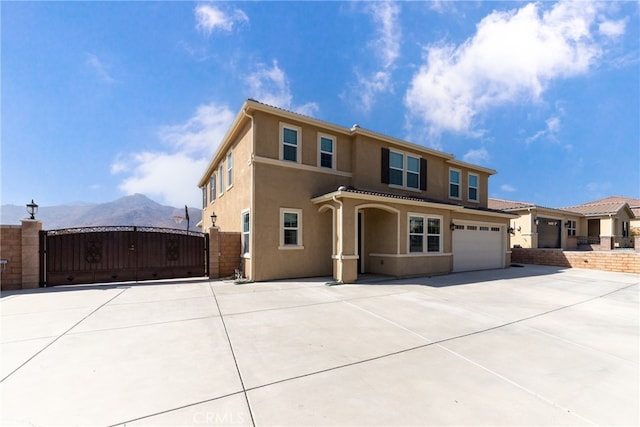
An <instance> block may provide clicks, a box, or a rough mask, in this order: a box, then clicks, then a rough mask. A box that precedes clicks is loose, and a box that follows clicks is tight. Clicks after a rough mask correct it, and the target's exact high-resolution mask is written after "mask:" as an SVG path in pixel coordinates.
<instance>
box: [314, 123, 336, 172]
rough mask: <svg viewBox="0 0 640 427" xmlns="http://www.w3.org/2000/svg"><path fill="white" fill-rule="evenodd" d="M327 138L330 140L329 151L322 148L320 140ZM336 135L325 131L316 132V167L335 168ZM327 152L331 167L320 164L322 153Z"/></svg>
mask: <svg viewBox="0 0 640 427" xmlns="http://www.w3.org/2000/svg"><path fill="white" fill-rule="evenodd" d="M323 139H328V140H330V141H331V152H328V151H323V150H322V140H323ZM336 141H337V139H336V137H335V136H333V135H328V134H326V133H320V132H319V133H318V167H319V168H324V169H333V170H336V163H337V162H336V151H337V150H336ZM323 154H329V155H331V167H328V166H322V155H323Z"/></svg>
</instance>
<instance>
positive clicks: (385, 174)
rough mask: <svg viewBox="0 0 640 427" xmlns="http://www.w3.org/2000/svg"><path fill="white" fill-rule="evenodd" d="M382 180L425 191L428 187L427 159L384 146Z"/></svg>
mask: <svg viewBox="0 0 640 427" xmlns="http://www.w3.org/2000/svg"><path fill="white" fill-rule="evenodd" d="M381 180H382V183H383V184H389V185H394V186H398V187H404V188H409V189H416V190H422V191H424V190H426V189H427V160H426V159H423V158H420V157H416V156H412V155H409V154H405V153H401V152H399V151H392V150H390V149H388V148H383V149H382V154H381Z"/></svg>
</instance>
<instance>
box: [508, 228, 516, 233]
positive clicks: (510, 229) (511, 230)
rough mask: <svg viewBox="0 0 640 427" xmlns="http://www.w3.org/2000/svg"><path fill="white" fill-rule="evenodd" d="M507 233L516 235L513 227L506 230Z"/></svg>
mask: <svg viewBox="0 0 640 427" xmlns="http://www.w3.org/2000/svg"><path fill="white" fill-rule="evenodd" d="M507 232H508V233H509V234H516V231H515V230H514V229H513V227H509V228H507Z"/></svg>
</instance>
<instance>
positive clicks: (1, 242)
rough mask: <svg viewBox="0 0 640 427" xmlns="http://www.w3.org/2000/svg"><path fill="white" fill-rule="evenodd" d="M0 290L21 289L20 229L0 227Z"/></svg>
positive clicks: (13, 226) (16, 227)
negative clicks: (1, 264)
mask: <svg viewBox="0 0 640 427" xmlns="http://www.w3.org/2000/svg"><path fill="white" fill-rule="evenodd" d="M0 259H3V260H6V261H7V263H6V264H5V265H4V266H0V269H1V271H0V288H1V289H2V290H3V291H7V290H15V289H22V227H20V226H19V225H3V226H1V227H0Z"/></svg>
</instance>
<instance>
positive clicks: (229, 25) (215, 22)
mask: <svg viewBox="0 0 640 427" xmlns="http://www.w3.org/2000/svg"><path fill="white" fill-rule="evenodd" d="M194 13H195V18H196V29H198V30H199V31H202V32H203V33H204V34H206V35H207V36H209V35H211V33H212V32H213V31H214V30H220V31H226V32H230V31H232V30H233V26H234V25H235V24H237V23H244V22H249V17H247V15H246V14H245V13H244V12H243V11H242V10H240V9H234V10H233V11H231V12H229V13H227V12H225V11H224V10H222V9H220V8H218V7H216V6H213V5H210V4H200V5H198V6H196V8H195V10H194Z"/></svg>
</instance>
